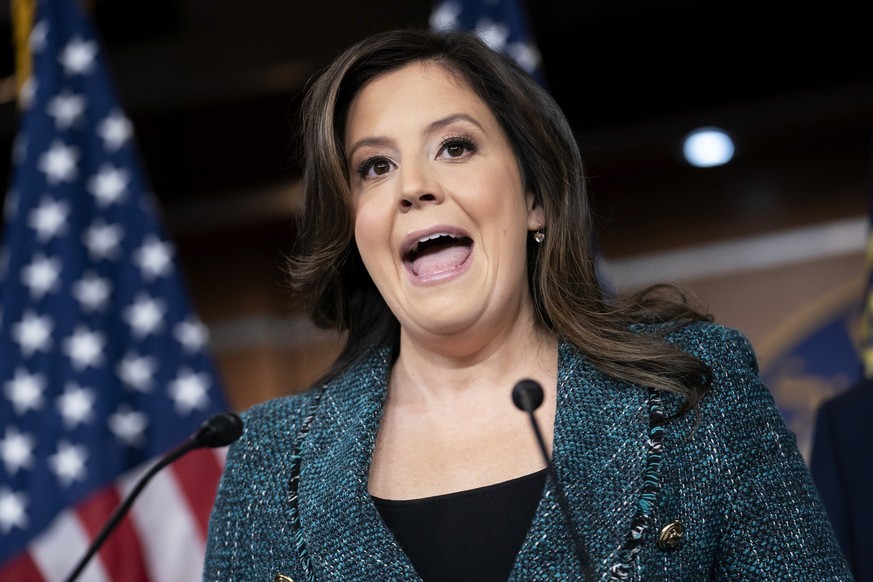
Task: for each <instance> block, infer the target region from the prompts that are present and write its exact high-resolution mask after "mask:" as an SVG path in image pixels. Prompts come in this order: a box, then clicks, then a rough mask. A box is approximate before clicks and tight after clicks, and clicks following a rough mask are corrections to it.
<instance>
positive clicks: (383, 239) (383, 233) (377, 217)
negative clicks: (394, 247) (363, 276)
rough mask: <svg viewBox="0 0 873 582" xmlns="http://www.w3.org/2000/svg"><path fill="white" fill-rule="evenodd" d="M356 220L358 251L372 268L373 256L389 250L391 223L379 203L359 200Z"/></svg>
mask: <svg viewBox="0 0 873 582" xmlns="http://www.w3.org/2000/svg"><path fill="white" fill-rule="evenodd" d="M353 212H354V215H353V218H354V221H355V242H356V244H357V245H358V252H359V253H360V254H361V258H362V259H363V260H364V264H365V265H367V269H368V270H369V269H370V261H371V257H374V256H378V254H379V252H380V251H383V250H387V249H388V248H389V247H388V246H387V245H388V243H389V242H390V240H391V234H390V228H391V227H390V224H389V221H388V220H387V219H386V217H385V216H384V212H382V211H381V210H380V208H379V205H377V204H372V203H362V202H360V201H358V202H357V203H356V204H355V205H354V208H353Z"/></svg>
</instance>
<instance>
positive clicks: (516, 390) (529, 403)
mask: <svg viewBox="0 0 873 582" xmlns="http://www.w3.org/2000/svg"><path fill="white" fill-rule="evenodd" d="M543 398H544V396H543V387H542V386H540V383H539V382H537V381H536V380H531V379H524V380H520V381H519V382H517V383H516V385H515V386H514V387H513V388H512V402H513V403H514V404H515V406H516V408H518V409H519V410H523V411H524V412H527V413H528V416H530V424H531V427H532V428H533V432H534V435H535V436H536V438H537V444H539V447H540V453H542V455H543V459H544V460H545V462H546V467H547V468H548V471H549V475H550V476H551V477H552V482H553V483H554V484H555V493H556V496H557V499H558V506H559V507H560V509H561V514H562V515H563V516H564V519H565V520H566V522H567V526H568V529H569V530H570V537H571V538H573V545H574V547H575V549H576V557H577V558H578V559H579V563H580V564H581V565H582V569H583V571H584V572H585V580H593V579H594V575H593V573H592V571H591V564H590V562H589V560H588V552H587V551H586V550H585V545H584V544H583V543H582V538H581V537H580V535H579V532H578V530H577V529H576V523H575V521H573V514H572V513H570V505H569V503H567V498H566V497H564V491H563V490H562V489H561V483H560V482H559V481H558V472H557V471H556V470H555V465H554V463H552V459H551V457H550V456H549V450H548V447H546V441H545V440H544V439H543V433H542V432H541V431H540V425H539V423H538V422H537V419H536V417H535V416H534V410H536V409H537V408H539V407H540V405H541V404H542V403H543Z"/></svg>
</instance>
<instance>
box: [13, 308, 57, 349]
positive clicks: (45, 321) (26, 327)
mask: <svg viewBox="0 0 873 582" xmlns="http://www.w3.org/2000/svg"><path fill="white" fill-rule="evenodd" d="M53 328H54V324H53V323H52V318H51V317H49V316H48V315H37V314H36V313H35V312H33V311H26V312H25V313H24V316H23V317H22V318H21V321H19V322H18V323H16V324H15V325H13V326H12V337H13V338H14V339H15V341H17V342H18V344H19V345H20V346H21V353H22V354H24V356H25V357H30V356H31V355H33V353H34V352H36V351H41V352H47V351H48V349H49V347H50V346H51V345H52V337H51V333H52V329H53Z"/></svg>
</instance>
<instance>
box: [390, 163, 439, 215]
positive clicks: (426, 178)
mask: <svg viewBox="0 0 873 582" xmlns="http://www.w3.org/2000/svg"><path fill="white" fill-rule="evenodd" d="M400 176H401V179H400V182H401V184H400V201H399V203H400V210H401V211H403V212H408V211H409V210H411V209H413V208H420V207H422V206H424V205H427V204H440V203H441V202H442V201H443V195H442V189H441V187H440V183H439V180H438V179H437V177H436V175H435V174H434V171H433V168H430V167H428V165H427V164H418V163H407V164H404V166H403V167H402V168H401V169H400Z"/></svg>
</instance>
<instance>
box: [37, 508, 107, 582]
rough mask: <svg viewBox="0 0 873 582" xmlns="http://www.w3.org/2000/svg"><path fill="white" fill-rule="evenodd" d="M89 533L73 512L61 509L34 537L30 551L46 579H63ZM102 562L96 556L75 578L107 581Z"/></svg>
mask: <svg viewBox="0 0 873 582" xmlns="http://www.w3.org/2000/svg"><path fill="white" fill-rule="evenodd" d="M89 543H90V542H89V541H88V534H87V533H86V532H85V529H84V528H83V527H82V525H81V524H80V523H79V519H78V518H77V517H76V515H75V513H74V512H72V511H69V510H66V511H62V512H61V513H60V514H59V515H58V517H56V518H55V520H54V521H53V522H52V524H51V526H49V528H48V529H47V530H46V531H45V532H43V533H42V534H40V536H39V537H37V538H36V539H35V540H34V541H33V543H32V544H31V547H30V555H31V557H32V558H33V561H34V562H35V563H36V566H37V568H39V571H40V572H41V573H42V577H43V578H44V579H45V580H65V579H66V578H67V577H68V576H69V575H70V574H72V571H73V568H75V567H76V565H77V564H78V563H79V560H81V559H82V556H84V555H85V552H87V551H88V544H89ZM108 580H109V577H108V576H107V574H106V571H105V570H104V569H103V564H102V563H101V562H100V560H98V559H97V558H96V556H95V557H92V558H91V560H90V561H89V562H88V566H87V567H86V568H85V569H84V570H83V571H82V574H81V575H80V576H79V577H78V578H77V582H108Z"/></svg>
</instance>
